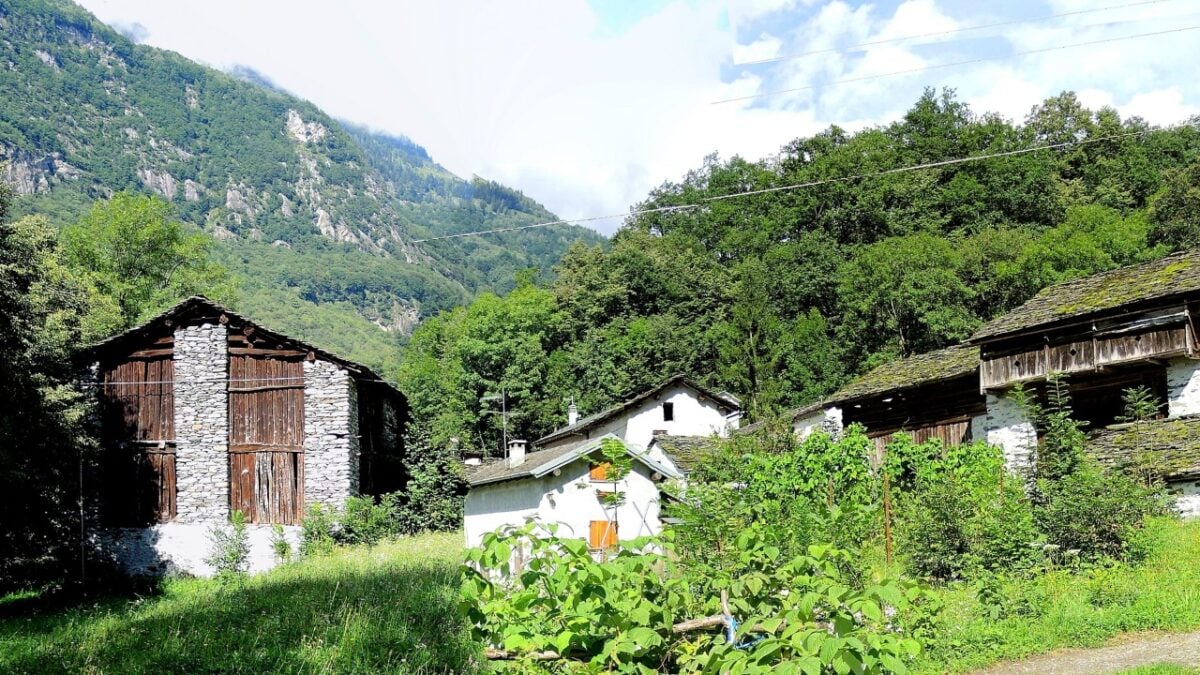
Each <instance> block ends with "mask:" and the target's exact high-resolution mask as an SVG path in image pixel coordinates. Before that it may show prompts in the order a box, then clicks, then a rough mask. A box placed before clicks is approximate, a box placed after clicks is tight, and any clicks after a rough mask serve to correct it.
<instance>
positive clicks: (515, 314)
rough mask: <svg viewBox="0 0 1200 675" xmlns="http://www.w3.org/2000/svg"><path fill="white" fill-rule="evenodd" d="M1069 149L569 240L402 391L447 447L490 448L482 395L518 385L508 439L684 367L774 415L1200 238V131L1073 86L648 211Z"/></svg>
mask: <svg viewBox="0 0 1200 675" xmlns="http://www.w3.org/2000/svg"><path fill="white" fill-rule="evenodd" d="M1196 121H1197V120H1192V122H1196ZM1142 132H1144V133H1142ZM1066 142H1072V143H1073V144H1072V145H1070V146H1067V147H1063V148H1058V149H1051V150H1044V151H1038V152H1030V153H1025V154H1016V155H1008V156H1003V157H998V158H995V159H989V160H985V161H979V162H971V163H960V164H953V165H948V166H941V167H936V168H930V169H923V170H919V171H908V172H898V173H890V174H887V175H882V176H876V177H871V178H863V179H860V180H843V181H838V182H832V183H826V184H822V185H819V186H815V187H811V188H805V189H796V190H783V191H776V192H769V193H765V194H759V195H755V196H752V197H746V198H739V199H730V200H723V201H714V202H710V203H708V204H707V205H705V206H704V207H703V208H699V209H689V210H682V211H674V212H666V213H663V212H660V213H654V214H649V215H643V216H638V217H635V218H632V219H630V220H629V221H627V222H626V223H625V224H624V226H623V227H622V228H621V230H620V231H619V232H618V233H617V235H616V236H615V238H614V242H613V245H612V246H611V248H609V249H602V248H599V247H593V246H587V245H578V246H575V247H573V248H572V249H571V251H570V252H569V253H568V254H567V256H566V258H565V259H564V260H563V262H562V263H561V265H560V266H559V267H558V270H557V275H556V277H555V278H554V279H553V280H552V281H550V282H549V283H546V284H542V285H540V286H539V285H535V284H532V283H529V284H526V285H525V286H523V287H521V288H518V289H517V290H516V291H514V292H513V293H512V294H510V295H508V296H506V297H493V296H485V297H482V298H480V299H478V300H476V301H475V302H474V303H473V304H472V305H470V306H469V307H467V308H465V309H458V310H454V311H452V312H449V313H447V314H444V315H443V316H441V317H438V318H436V319H434V320H432V321H430V322H428V323H427V324H425V325H423V326H422V327H421V328H420V329H418V331H417V332H416V333H415V334H414V336H413V339H412V342H411V344H410V345H409V347H408V351H407V352H406V356H405V362H404V364H403V368H402V382H403V386H404V387H405V388H406V390H407V391H408V392H409V395H410V398H411V400H412V402H413V404H414V407H415V410H416V414H417V417H418V419H422V420H428V421H430V422H431V423H432V424H433V425H434V427H435V431H436V432H437V433H438V434H440V435H442V436H444V437H449V436H458V437H460V438H461V439H463V442H465V443H469V444H472V445H481V446H483V447H487V448H497V447H499V440H498V439H499V433H498V425H499V420H498V419H497V417H498V416H496V415H493V414H491V413H490V412H489V411H488V410H485V409H481V408H480V405H481V404H480V403H479V397H480V396H481V395H483V394H485V393H492V392H495V391H498V390H499V389H500V388H501V387H503V388H504V389H505V390H506V391H507V392H508V404H509V408H510V409H511V410H515V412H514V414H513V416H512V417H511V418H510V421H509V424H510V426H509V431H510V434H513V433H515V434H516V435H518V436H526V437H530V438H536V437H537V436H539V435H541V434H543V433H545V432H547V431H549V430H550V429H552V428H554V427H555V426H559V425H561V424H563V423H564V422H565V409H566V405H567V401H568V400H569V399H570V398H571V397H574V398H575V399H576V400H577V401H578V402H579V405H580V409H581V412H582V413H584V414H587V413H593V412H596V411H598V410H600V409H601V408H603V407H604V406H607V405H609V404H612V403H613V402H614V401H617V400H619V399H620V398H621V397H622V396H625V395H629V394H630V393H632V392H636V391H637V390H639V389H642V388H645V387H648V386H650V385H652V384H653V383H655V382H657V381H659V380H661V379H662V378H664V377H666V376H668V375H670V374H672V373H675V372H683V373H689V374H691V375H693V376H695V377H697V378H699V379H701V380H702V381H704V382H705V383H707V384H709V385H712V386H714V387H718V388H725V389H728V390H730V391H732V392H733V393H735V394H736V395H738V396H739V397H741V398H742V400H743V401H744V402H745V403H746V405H747V406H748V407H749V409H750V412H751V414H752V416H753V417H758V418H761V417H763V416H766V415H769V414H770V413H771V412H772V411H778V410H781V409H783V408H786V407H789V406H793V405H798V404H802V403H806V402H809V401H813V400H816V399H819V398H820V397H822V396H823V395H825V394H828V393H829V392H831V391H832V390H833V389H834V388H836V387H837V386H838V385H839V384H841V383H842V382H844V381H845V380H846V379H847V378H849V377H851V376H853V375H854V374H856V373H858V372H861V371H862V370H864V369H866V368H869V367H871V366H873V365H875V364H877V363H880V362H883V361H885V360H888V359H894V358H898V357H901V356H904V355H908V354H913V353H917V352H922V351H926V350H929V349H933V348H936V347H942V346H946V345H949V344H953V343H955V342H958V341H960V340H962V339H964V338H966V337H967V336H969V335H970V333H971V332H972V330H973V329H974V328H976V327H977V326H979V325H980V323H981V322H983V321H985V320H987V319H989V318H991V317H994V316H996V315H997V314H999V313H1002V312H1004V311H1007V310H1009V309H1011V308H1013V307H1014V306H1016V305H1017V304H1019V303H1021V302H1022V301H1024V300H1026V299H1028V298H1029V297H1031V296H1032V295H1033V294H1034V293H1035V292H1036V291H1038V290H1039V289H1040V288H1042V287H1044V286H1046V285H1048V284H1051V283H1055V282H1058V281H1062V280H1064V279H1068V278H1073V277H1079V276H1083V275H1087V274H1091V273H1093V272H1097V271H1100V270H1105V269H1110V268H1113V267H1118V266H1121V265H1126V264H1130V263H1134V262H1137V261H1140V260H1143V259H1147V258H1152V257H1156V256H1161V255H1164V254H1166V253H1167V252H1169V251H1172V250H1176V249H1178V248H1183V247H1189V246H1197V245H1200V216H1198V214H1200V130H1198V129H1197V128H1196V126H1195V125H1194V124H1193V125H1192V126H1180V127H1175V128H1171V129H1151V128H1150V127H1148V126H1147V125H1146V124H1145V122H1143V121H1142V120H1140V119H1121V118H1120V116H1119V115H1118V114H1117V113H1116V112H1115V111H1113V110H1109V109H1105V110H1099V111H1093V110H1088V109H1085V108H1084V107H1083V106H1082V105H1081V104H1080V103H1079V102H1078V100H1077V99H1076V97H1075V96H1074V95H1073V94H1071V93H1064V94H1062V95H1060V96H1057V97H1054V98H1052V99H1049V100H1047V101H1045V102H1044V103H1043V104H1041V105H1039V106H1037V107H1036V108H1034V109H1033V110H1032V111H1031V112H1030V114H1029V115H1028V116H1027V118H1026V119H1025V120H1023V121H1022V122H1020V123H1013V122H1010V121H1007V120H1004V119H1001V118H999V117H997V116H994V115H989V114H981V113H977V112H974V111H971V110H970V109H969V108H968V107H967V106H966V105H965V104H963V103H962V102H961V101H958V100H957V99H956V98H955V97H954V95H953V93H952V92H946V93H943V94H941V95H939V94H937V93H936V92H927V93H926V94H925V95H924V96H923V97H922V98H921V99H920V100H918V101H917V102H916V103H915V105H914V106H913V107H912V109H911V110H910V111H909V112H908V113H907V114H906V115H905V116H904V118H903V119H900V120H897V121H896V122H894V123H891V124H888V125H886V126H880V127H875V128H869V129H865V130H862V131H860V132H857V133H849V132H846V131H844V130H842V129H839V128H837V127H831V128H830V129H828V130H826V131H824V132H822V133H820V134H817V135H815V136H813V137H811V138H798V139H796V140H794V141H792V142H790V143H788V144H787V145H785V146H784V147H783V148H782V150H781V151H780V153H779V154H778V155H777V156H774V157H769V158H766V159H764V160H761V161H748V160H745V159H741V158H736V157H735V158H733V159H729V160H722V159H720V158H718V157H715V156H714V157H710V158H709V159H708V160H707V161H706V162H705V163H704V165H703V166H701V167H698V168H697V169H696V170H694V171H692V172H689V173H688V175H687V176H685V177H684V178H683V179H682V180H680V181H678V182H670V183H666V184H664V185H663V186H661V187H660V188H658V189H656V190H654V191H653V192H652V193H651V195H650V196H649V197H648V198H647V200H646V201H645V202H644V203H643V204H641V205H640V206H641V207H648V208H653V207H660V206H667V205H682V204H696V203H698V202H700V201H701V200H703V199H704V198H706V197H711V196H716V195H725V194H730V193H734V192H742V191H747V190H759V189H765V188H772V187H780V186H789V185H796V184H804V183H810V182H815V181H822V180H827V179H834V178H843V177H847V176H858V175H866V174H878V173H879V172H883V171H888V170H891V169H896V168H899V167H907V166H913V165H919V164H923V163H929V162H939V161H942V160H948V159H954V158H960V157H968V156H977V155H986V154H995V153H1003V152H1007V151H1011V150H1017V149H1022V148H1031V147H1035V146H1041V145H1051V144H1060V143H1066ZM514 429H515V431H514Z"/></svg>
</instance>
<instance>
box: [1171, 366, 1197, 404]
mask: <svg viewBox="0 0 1200 675" xmlns="http://www.w3.org/2000/svg"><path fill="white" fill-rule="evenodd" d="M1197 414H1200V361H1198V360H1195V359H1189V358H1177V359H1171V360H1170V361H1169V362H1168V363H1167V415H1168V416H1169V417H1183V416H1184V415H1197Z"/></svg>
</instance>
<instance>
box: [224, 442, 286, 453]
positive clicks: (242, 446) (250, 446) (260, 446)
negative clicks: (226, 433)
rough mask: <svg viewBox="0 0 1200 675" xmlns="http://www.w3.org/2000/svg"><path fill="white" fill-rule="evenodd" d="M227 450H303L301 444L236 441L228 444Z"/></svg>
mask: <svg viewBox="0 0 1200 675" xmlns="http://www.w3.org/2000/svg"><path fill="white" fill-rule="evenodd" d="M229 452H231V453H245V452H291V453H299V452H304V448H303V447H302V446H295V445H293V446H282V445H267V444H265V443H238V444H236V445H230V446H229Z"/></svg>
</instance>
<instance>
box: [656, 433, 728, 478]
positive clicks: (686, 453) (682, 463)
mask: <svg viewBox="0 0 1200 675" xmlns="http://www.w3.org/2000/svg"><path fill="white" fill-rule="evenodd" d="M654 442H655V443H657V444H658V446H659V447H660V448H662V449H663V452H665V453H667V456H668V457H670V458H671V461H672V462H674V463H675V466H677V467H679V468H680V469H682V470H684V471H691V470H692V469H695V468H696V467H697V466H699V464H700V463H701V462H703V461H704V460H705V458H707V457H708V456H709V455H711V454H713V453H714V452H716V451H717V448H719V447H720V439H717V438H715V437H713V436H668V435H661V436H655V437H654Z"/></svg>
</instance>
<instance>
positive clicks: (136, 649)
mask: <svg viewBox="0 0 1200 675" xmlns="http://www.w3.org/2000/svg"><path fill="white" fill-rule="evenodd" d="M1150 535H1151V536H1152V538H1153V540H1154V542H1155V545H1154V551H1153V553H1152V555H1151V556H1150V558H1149V559H1148V560H1146V561H1145V562H1144V563H1143V564H1142V565H1140V566H1138V567H1135V568H1130V567H1124V566H1118V567H1111V568H1103V569H1095V570H1090V571H1084V572H1078V573H1071V572H1067V571H1054V572H1050V573H1048V574H1045V575H1043V576H1040V577H1037V578H1035V579H1032V580H1014V581H1009V582H1007V583H1006V584H1005V585H1004V586H1003V588H1002V591H1001V593H1000V595H1001V597H1002V600H1001V601H1000V602H999V605H1000V607H1001V610H1000V615H999V616H993V615H992V614H990V613H989V610H988V609H987V606H985V605H983V604H981V603H980V602H979V600H978V598H977V596H976V592H975V591H974V590H973V589H972V588H970V587H966V586H962V585H952V586H949V587H947V588H945V589H943V590H941V591H940V592H941V593H942V596H943V598H944V599H945V603H946V605H945V610H944V612H943V614H942V617H941V618H940V619H939V621H940V623H941V631H940V633H941V637H940V639H939V641H938V642H937V643H936V644H934V645H931V647H930V649H929V651H928V652H927V653H926V654H925V655H924V656H923V657H922V660H921V661H920V662H918V663H917V664H916V670H917V671H918V672H947V671H950V672H961V671H967V670H971V669H973V668H977V667H981V666H984V665H987V664H989V663H993V662H995V661H998V660H1001V659H1013V658H1020V657H1022V656H1027V655H1031V654H1036V653H1040V652H1045V651H1049V650H1052V649H1057V648H1059V647H1089V646H1099V645H1102V644H1104V643H1105V641H1107V640H1108V639H1109V638H1111V637H1113V636H1114V635H1117V634H1119V633H1124V632H1133V631H1183V630H1195V629H1200V564H1198V563H1197V561H1200V521H1190V522H1176V521H1169V520H1162V521H1155V522H1154V523H1153V524H1152V527H1151V530H1150ZM461 552H462V535H461V534H459V533H448V534H435V535H424V536H420V537H413V538H406V539H401V540H399V541H395V542H389V543H386V544H383V545H380V546H377V547H375V548H372V549H368V548H365V547H356V548H349V549H340V550H338V551H336V552H335V553H333V554H331V555H329V556H325V557H318V558H313V559H309V560H305V561H302V562H299V563H295V564H292V565H287V566H284V567H282V568H280V569H277V570H275V571H273V572H271V573H269V574H265V575H260V576H256V577H251V578H248V579H246V580H245V581H244V582H243V583H242V584H241V586H238V585H237V584H236V583H234V584H231V585H228V584H227V585H222V584H221V583H219V582H217V581H213V580H201V579H177V580H169V581H166V582H164V584H163V587H162V590H161V592H160V593H159V594H157V595H154V596H150V597H145V598H138V599H130V598H128V597H125V598H111V599H106V600H102V601H98V602H93V603H91V604H88V605H86V606H82V607H76V608H72V609H67V610H59V611H54V612H46V613H43V614H35V615H32V616H18V617H15V618H5V619H0V672H5V673H7V672H36V673H41V672H62V671H71V672H76V671H84V672H98V673H139V672H214V671H219V672H264V671H284V672H378V671H390V672H403V673H423V672H424V673H432V672H454V673H460V672H472V671H477V670H480V669H481V666H480V663H481V654H480V652H481V647H480V646H479V645H476V644H474V643H472V641H471V639H470V637H469V636H468V634H467V631H466V628H465V626H464V625H463V623H462V621H461V620H460V619H459V618H458V613H457V611H456V608H455V605H456V597H457V592H458V564H459V560H460V557H461ZM0 607H2V605H0ZM1131 672H1134V673H1139V674H1140V675H1177V674H1182V673H1192V672H1196V671H1193V670H1189V669H1181V668H1177V667H1174V666H1156V667H1152V668H1148V669H1139V670H1135V671H1131Z"/></svg>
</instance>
